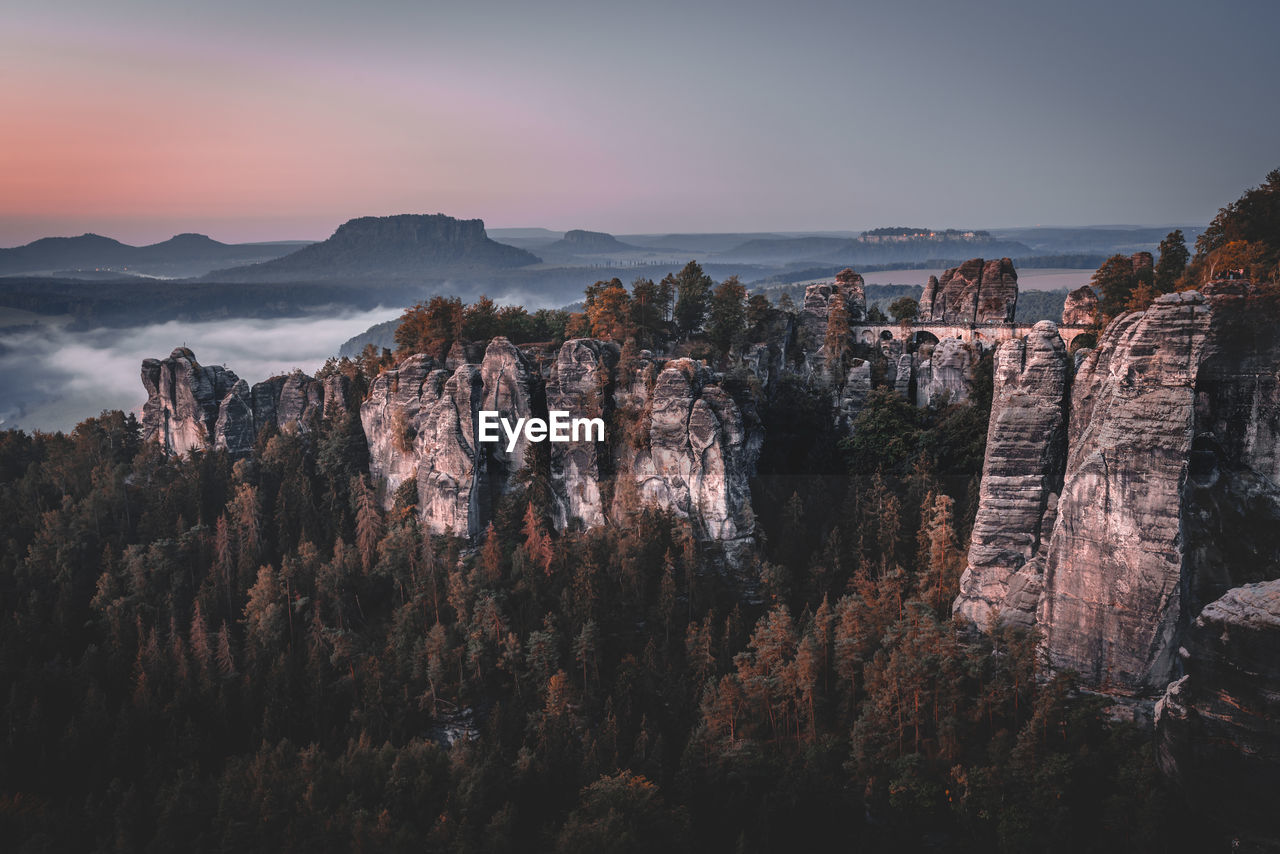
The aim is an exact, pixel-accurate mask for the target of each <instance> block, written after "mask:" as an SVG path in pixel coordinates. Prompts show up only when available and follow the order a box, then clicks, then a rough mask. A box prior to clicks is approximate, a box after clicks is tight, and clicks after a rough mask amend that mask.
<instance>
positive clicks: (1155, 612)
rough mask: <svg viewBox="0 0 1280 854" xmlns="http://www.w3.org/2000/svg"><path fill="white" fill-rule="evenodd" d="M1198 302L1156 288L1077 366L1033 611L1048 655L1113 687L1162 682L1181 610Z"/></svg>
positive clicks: (1203, 319)
mask: <svg viewBox="0 0 1280 854" xmlns="http://www.w3.org/2000/svg"><path fill="white" fill-rule="evenodd" d="M1209 320H1210V309H1209V307H1208V306H1207V305H1206V304H1205V301H1204V299H1203V297H1201V296H1200V295H1199V294H1197V293H1194V292H1192V293H1187V294H1169V295H1166V296H1162V297H1160V298H1159V299H1157V300H1156V302H1155V304H1153V305H1152V306H1151V308H1150V309H1149V310H1147V311H1146V312H1134V313H1130V314H1126V315H1122V316H1121V317H1119V318H1117V319H1116V321H1115V322H1113V323H1112V324H1111V325H1110V326H1108V327H1107V330H1106V332H1105V334H1104V335H1103V339H1102V341H1100V342H1099V344H1098V348H1097V349H1096V350H1095V351H1094V352H1093V353H1091V354H1090V355H1089V357H1088V358H1087V359H1086V360H1085V361H1084V363H1083V364H1082V365H1081V367H1080V374H1079V375H1078V376H1077V378H1076V385H1075V389H1074V392H1073V394H1072V412H1071V425H1070V433H1069V439H1068V441H1069V456H1068V460H1067V468H1066V476H1065V482H1064V485H1063V489H1062V494H1061V497H1060V499H1059V502H1058V521H1057V525H1056V526H1055V528H1054V532H1053V538H1052V540H1051V542H1050V546H1049V559H1048V564H1047V566H1046V568H1045V578H1044V594H1043V596H1042V600H1041V608H1040V615H1039V625H1040V628H1041V631H1043V632H1044V635H1045V648H1046V651H1047V653H1048V656H1049V660H1050V663H1051V664H1052V665H1053V666H1054V667H1056V668H1060V669H1073V670H1075V671H1077V672H1078V673H1080V674H1081V676H1082V678H1083V679H1084V681H1085V683H1086V684H1088V685H1090V686H1092V687H1096V688H1099V689H1101V690H1105V691H1110V692H1113V693H1116V694H1120V695H1138V694H1144V693H1150V692H1153V691H1158V690H1163V688H1164V686H1165V685H1166V684H1167V683H1168V681H1169V679H1170V676H1171V675H1172V672H1173V656H1174V653H1175V651H1176V645H1175V641H1176V635H1177V628H1178V623H1179V620H1180V619H1181V616H1182V615H1181V611H1180V606H1181V602H1180V596H1181V581H1182V574H1183V555H1182V550H1183V545H1184V544H1183V541H1182V537H1181V536H1180V533H1181V527H1182V506H1183V502H1182V495H1181V491H1182V483H1183V478H1184V476H1185V474H1186V468H1187V462H1188V458H1189V454H1190V451H1191V441H1192V438H1193V435H1194V427H1195V425H1194V416H1195V402H1196V391H1195V383H1196V376H1197V372H1198V367H1199V364H1200V360H1201V358H1202V356H1203V348H1204V342H1205V338H1206V336H1207V333H1208V329H1209Z"/></svg>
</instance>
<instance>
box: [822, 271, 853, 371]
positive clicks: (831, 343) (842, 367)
mask: <svg viewBox="0 0 1280 854" xmlns="http://www.w3.org/2000/svg"><path fill="white" fill-rule="evenodd" d="M852 346H853V335H852V333H851V332H850V330H849V307H848V305H847V303H846V302H845V298H844V293H843V292H841V291H837V292H835V293H833V294H832V295H831V302H830V303H829V304H828V307H827V330H826V335H825V336H824V337H823V341H822V355H823V358H824V359H825V360H826V361H825V368H826V373H827V377H828V378H829V379H830V380H831V381H832V382H835V383H841V382H843V380H844V378H845V374H846V372H847V365H846V364H845V363H846V361H847V360H848V357H849V353H850V352H851V349H852Z"/></svg>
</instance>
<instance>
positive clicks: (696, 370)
mask: <svg viewBox="0 0 1280 854" xmlns="http://www.w3.org/2000/svg"><path fill="white" fill-rule="evenodd" d="M711 379H712V377H711V374H710V372H709V371H708V370H707V369H706V368H705V367H702V366H700V365H697V364H695V363H694V362H692V361H690V360H688V359H676V360H675V361H672V362H668V363H667V364H666V366H664V367H663V369H662V372H661V373H659V374H658V377H657V380H656V382H655V383H654V386H653V391H652V393H651V400H650V403H649V410H650V416H649V418H650V428H649V436H648V445H647V447H644V448H640V449H637V450H636V451H635V452H634V453H629V452H627V451H626V450H624V451H623V453H624V455H625V456H624V458H623V460H622V461H621V463H620V464H619V466H618V468H619V472H620V475H621V476H626V477H630V478H632V479H633V480H634V481H635V483H636V486H637V488H638V491H639V495H640V499H641V501H642V502H644V503H647V504H652V505H655V506H658V507H662V508H664V509H667V510H671V511H672V512H674V513H675V514H676V515H677V516H680V517H683V518H688V519H689V520H690V521H691V522H692V523H693V526H694V531H695V533H696V534H697V535H698V536H699V538H700V539H703V540H713V541H718V542H719V543H721V544H722V545H724V547H725V549H726V551H727V552H730V553H732V552H734V551H737V550H740V549H741V548H742V546H744V545H745V544H747V543H748V542H749V541H750V538H751V537H752V535H753V534H754V529H755V524H754V520H753V514H752V512H751V489H750V483H749V479H750V477H751V474H752V472H753V470H754V467H755V461H756V455H757V454H758V452H759V447H758V442H754V441H752V440H751V437H750V436H749V435H748V430H747V427H746V424H745V423H744V420H743V416H742V412H741V410H740V409H739V408H738V405H737V404H736V403H735V402H734V400H733V398H732V397H730V396H729V395H728V394H727V393H726V392H725V391H724V390H723V389H722V388H720V387H719V386H717V385H714V384H712V382H711Z"/></svg>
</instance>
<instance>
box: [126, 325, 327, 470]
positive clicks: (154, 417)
mask: <svg viewBox="0 0 1280 854" xmlns="http://www.w3.org/2000/svg"><path fill="white" fill-rule="evenodd" d="M142 384H143V385H144V386H145V387H146V389H147V401H146V403H145V404H143V407H142V429H143V437H144V438H145V439H148V440H153V441H157V442H160V443H162V444H163V445H164V447H165V450H167V451H169V452H170V453H174V454H185V453H187V452H188V451H192V450H208V449H211V448H218V449H224V450H226V451H228V452H229V453H231V454H232V455H235V456H239V455H243V454H247V453H249V451H250V450H251V449H252V448H253V443H254V441H255V440H256V439H257V436H258V433H259V432H260V431H261V430H262V428H263V427H265V426H267V425H268V424H273V425H275V426H276V427H279V428H280V429H285V430H289V429H296V430H302V431H306V430H307V429H308V428H309V426H310V425H311V424H312V423H313V419H315V418H318V417H321V416H322V415H323V414H324V413H325V412H326V410H327V409H328V411H333V409H332V406H337V407H338V408H339V409H341V408H343V407H345V400H346V395H345V388H346V387H345V384H344V382H343V381H342V380H341V379H340V378H338V377H331V378H329V380H326V381H325V382H319V381H317V380H315V379H313V378H311V377H309V376H307V375H306V374H304V373H302V372H300V371H295V372H294V373H292V374H286V375H284V376H277V377H271V378H270V379H267V380H264V381H262V382H260V383H257V384H256V385H254V386H253V387H252V388H250V387H249V385H248V384H247V383H246V382H245V381H244V380H242V379H240V378H239V377H237V376H236V375H235V373H234V372H232V371H229V370H227V369H226V368H223V367H220V366H216V365H214V366H204V365H201V364H200V363H199V362H198V361H197V360H196V357H195V354H194V353H192V352H191V350H189V349H188V348H186V347H179V348H177V349H176V350H174V351H173V352H172V353H170V354H169V357H168V358H167V359H146V360H144V361H143V363H142ZM326 389H331V390H332V391H331V395H332V396H333V397H334V401H333V404H332V406H331V407H328V408H326V405H325V394H326Z"/></svg>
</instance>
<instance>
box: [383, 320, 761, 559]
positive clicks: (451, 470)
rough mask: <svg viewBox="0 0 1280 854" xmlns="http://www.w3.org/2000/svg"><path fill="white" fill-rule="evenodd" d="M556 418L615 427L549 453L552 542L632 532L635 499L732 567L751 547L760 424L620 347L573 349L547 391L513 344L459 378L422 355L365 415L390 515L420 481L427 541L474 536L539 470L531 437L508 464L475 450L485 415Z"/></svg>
mask: <svg viewBox="0 0 1280 854" xmlns="http://www.w3.org/2000/svg"><path fill="white" fill-rule="evenodd" d="M549 409H555V410H559V411H567V412H568V413H569V414H570V417H581V418H602V419H604V420H605V422H606V425H607V432H606V440H605V441H603V442H597V441H594V440H593V438H592V437H586V436H583V437H580V439H579V441H570V442H565V443H559V442H549V443H548V446H547V447H548V450H547V455H546V457H544V459H546V460H547V461H548V462H547V463H546V465H547V466H548V468H547V478H548V482H549V483H550V486H551V492H552V507H551V511H550V512H551V521H552V524H553V525H554V526H555V527H556V528H557V529H559V530H564V529H567V528H573V527H592V526H595V525H601V524H606V523H608V522H609V521H610V520H611V519H614V520H617V519H623V518H625V514H626V513H627V512H628V511H629V510H632V509H635V508H634V507H630V506H627V501H628V500H630V499H631V498H634V499H635V500H636V501H638V502H640V503H642V504H648V505H651V506H656V507H660V508H663V509H666V510H670V511H671V512H673V513H675V514H676V515H677V516H680V517H682V518H687V519H688V520H689V521H690V523H691V525H692V527H693V530H694V532H695V534H696V535H697V536H698V538H699V539H701V540H703V541H704V542H717V543H720V544H722V545H723V546H724V549H725V551H726V552H727V553H729V554H730V557H731V559H732V558H733V557H734V554H735V553H736V552H739V551H741V549H742V547H743V546H744V545H745V544H748V543H750V541H751V538H752V536H753V534H754V522H753V515H752V512H751V497H750V488H749V483H748V480H749V478H750V476H751V473H752V471H753V468H754V465H755V459H756V456H757V455H758V453H759V444H760V437H759V431H758V430H755V429H754V428H753V425H754V421H753V420H752V419H751V418H749V417H747V416H744V414H743V411H742V409H741V408H740V407H739V406H738V404H737V403H736V402H735V401H734V399H733V398H732V396H731V395H730V394H729V393H728V392H726V391H725V390H724V389H722V388H721V387H720V386H719V385H718V384H717V382H716V379H715V376H714V375H713V374H712V373H711V372H710V371H709V370H708V369H707V368H706V367H705V366H702V365H699V364H696V363H694V362H692V361H690V360H688V359H678V360H675V361H673V362H668V363H667V364H666V365H664V366H662V367H661V370H659V369H658V366H657V365H656V364H655V363H654V360H653V358H652V356H651V355H650V354H648V353H647V352H642V353H640V354H639V355H638V356H637V357H636V358H634V359H632V360H631V361H630V363H628V364H621V363H620V352H619V349H618V347H617V345H615V344H612V343H606V342H601V341H596V340H592V339H574V340H571V341H567V342H565V344H564V345H563V346H562V347H561V348H560V350H559V352H558V353H557V355H556V358H555V361H554V362H553V364H552V366H551V369H550V375H549V378H548V380H547V382H546V385H545V389H544V388H543V385H542V381H541V377H540V376H539V374H538V371H537V370H536V366H535V365H534V363H532V362H531V361H530V360H529V359H528V358H527V357H526V356H525V355H524V354H523V353H522V352H521V351H520V350H519V349H518V348H516V347H514V346H513V345H512V344H511V343H510V342H509V341H507V339H505V338H495V339H494V340H493V341H492V342H490V344H489V346H488V348H487V349H486V351H485V356H484V359H483V360H482V361H481V362H480V363H479V364H471V363H465V364H462V365H459V366H458V368H457V369H456V370H454V371H449V370H442V369H439V368H438V367H437V366H436V363H435V362H434V361H433V360H431V359H430V358H428V357H426V356H413V357H410V358H409V359H406V360H405V361H403V362H401V363H400V365H398V366H397V367H396V368H395V369H394V370H391V371H387V372H384V373H383V374H382V375H381V376H379V377H378V379H377V380H376V381H375V382H374V384H373V388H372V389H371V390H370V394H369V398H368V400H366V401H365V403H364V404H363V406H362V407H361V420H362V423H363V425H364V428H365V434H366V437H367V438H368V442H369V453H370V469H371V471H372V473H373V475H374V476H375V478H376V479H377V480H378V481H379V482H380V483H382V484H383V485H384V487H385V491H384V495H385V496H386V498H385V500H386V502H387V504H388V506H389V505H390V503H391V502H392V501H393V500H394V494H395V492H396V490H397V489H398V488H399V487H400V485H401V484H403V483H404V482H405V481H407V480H410V479H414V480H415V481H416V483H417V486H418V509H419V513H420V515H421V518H422V521H423V524H424V526H425V527H426V528H427V529H428V530H430V531H432V532H434V533H442V532H444V531H446V530H451V531H453V532H454V533H457V534H463V535H466V536H472V537H474V536H476V535H477V534H478V533H479V532H481V531H483V530H484V528H485V526H486V525H487V524H488V523H489V521H490V520H491V519H492V518H493V516H494V513H495V512H496V509H497V506H498V502H499V501H500V500H501V498H502V497H503V496H504V495H506V494H508V493H509V492H510V491H511V490H512V489H513V488H514V487H515V486H516V480H517V478H516V475H517V472H518V471H519V470H520V469H521V467H522V466H524V465H525V464H526V462H533V463H534V465H541V464H542V463H540V462H539V461H538V459H537V457H536V455H535V456H532V457H530V456H527V455H526V454H527V451H528V446H529V443H528V440H527V439H525V438H524V437H523V436H522V437H521V438H520V439H519V440H518V441H517V443H516V445H515V447H514V448H513V449H512V450H511V451H507V449H506V446H507V443H506V440H505V439H504V440H503V441H501V442H496V443H488V442H486V443H480V442H478V433H477V430H478V413H479V411H480V410H496V411H497V412H498V413H499V416H500V417H501V418H504V419H506V420H507V421H508V422H509V423H512V424H514V423H515V422H516V420H517V419H520V418H528V417H530V416H536V417H545V416H546V415H547V413H548V410H549ZM619 478H624V479H625V480H626V488H619V487H618V485H617V481H618V479H619Z"/></svg>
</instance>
